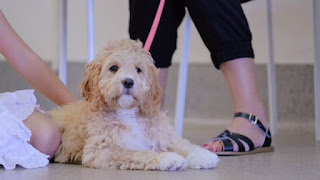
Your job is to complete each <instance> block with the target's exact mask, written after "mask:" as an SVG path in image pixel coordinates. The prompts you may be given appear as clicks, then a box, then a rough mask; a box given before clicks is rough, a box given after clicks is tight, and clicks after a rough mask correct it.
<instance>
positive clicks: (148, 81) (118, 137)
mask: <svg viewBox="0 0 320 180" xmlns="http://www.w3.org/2000/svg"><path fill="white" fill-rule="evenodd" d="M81 88H82V96H83V97H84V99H85V100H84V101H78V102H76V103H73V104H70V105H67V106H64V107H62V108H61V109H56V110H53V111H52V112H51V115H52V117H53V118H54V120H55V121H56V122H57V124H58V126H59V128H60V130H61V132H62V142H61V145H60V147H59V149H58V151H57V152H56V155H55V162H59V163H82V164H83V165H84V166H85V167H90V168H107V169H130V170H131V169H139V170H163V171H174V170H184V169H186V168H194V169H209V168H214V167H215V166H216V165H217V163H218V162H219V159H218V157H217V155H215V154H214V153H212V152H210V151H208V150H206V149H203V148H201V147H199V146H197V145H194V144H191V143H190V142H189V141H188V140H186V139H182V138H180V137H178V136H177V135H176V133H175V131H174V129H173V127H172V126H171V125H170V122H169V120H168V118H167V117H166V115H165V114H164V113H163V112H161V111H160V97H161V88H160V85H159V81H158V69H157V68H156V67H155V66H154V62H153V59H152V57H151V55H150V53H149V52H147V51H145V50H144V49H143V48H142V43H141V42H140V41H133V40H122V41H117V42H113V43H110V44H109V45H108V46H107V47H106V48H105V49H104V50H103V51H102V52H101V53H100V54H99V55H98V56H97V58H96V59H95V60H94V61H92V62H91V63H89V64H87V65H86V71H85V78H84V80H83V81H82V83H81Z"/></svg>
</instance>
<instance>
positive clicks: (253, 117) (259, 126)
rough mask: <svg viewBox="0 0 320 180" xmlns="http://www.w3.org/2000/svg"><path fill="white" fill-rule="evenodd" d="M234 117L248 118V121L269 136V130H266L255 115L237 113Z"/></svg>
mask: <svg viewBox="0 0 320 180" xmlns="http://www.w3.org/2000/svg"><path fill="white" fill-rule="evenodd" d="M234 117H242V118H246V119H247V120H249V121H250V122H251V123H252V124H254V125H256V126H257V127H258V128H259V129H260V130H261V131H263V133H264V134H267V132H268V131H269V130H268V129H266V128H265V127H264V126H263V124H262V123H261V121H260V120H259V119H258V117H257V116H255V115H253V114H247V113H243V112H237V113H235V114H234Z"/></svg>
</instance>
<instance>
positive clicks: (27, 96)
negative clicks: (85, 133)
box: [0, 90, 49, 170]
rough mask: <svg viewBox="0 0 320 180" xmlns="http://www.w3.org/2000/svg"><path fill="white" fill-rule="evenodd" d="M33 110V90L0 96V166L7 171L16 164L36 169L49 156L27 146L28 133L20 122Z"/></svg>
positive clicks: (34, 99) (45, 161)
mask: <svg viewBox="0 0 320 180" xmlns="http://www.w3.org/2000/svg"><path fill="white" fill-rule="evenodd" d="M35 108H36V97H35V96H34V90H19V91H15V92H6V93H0V165H2V166H3V167H4V168H5V169H7V170H8V169H14V168H15V167H16V165H20V166H22V167H24V168H39V167H43V166H46V165H47V164H48V163H49V160H48V157H49V156H47V155H45V154H43V153H41V152H40V151H38V150H37V149H35V148H34V147H33V146H31V145H30V144H29V143H28V141H30V138H31V131H30V130H29V129H28V128H27V127H26V126H25V125H24V123H23V121H24V120H26V119H27V118H28V116H30V115H31V114H32V113H33V111H34V109H35ZM0 167H1V166H0Z"/></svg>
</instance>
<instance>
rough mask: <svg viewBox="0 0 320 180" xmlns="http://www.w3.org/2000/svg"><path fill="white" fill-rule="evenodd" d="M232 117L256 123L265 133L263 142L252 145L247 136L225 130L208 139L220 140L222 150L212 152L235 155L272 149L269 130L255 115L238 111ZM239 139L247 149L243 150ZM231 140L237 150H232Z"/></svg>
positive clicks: (270, 150)
mask: <svg viewBox="0 0 320 180" xmlns="http://www.w3.org/2000/svg"><path fill="white" fill-rule="evenodd" d="M234 117H243V118H246V119H248V120H249V121H250V122H251V123H252V124H254V125H256V126H257V127H258V128H259V129H260V130H261V131H262V133H264V134H265V139H264V143H263V144H262V145H261V146H258V147H254V145H253V142H252V141H251V139H249V138H248V137H246V136H244V135H241V134H237V133H233V132H230V131H228V130H225V131H224V132H223V133H221V134H220V135H219V136H218V137H216V138H214V139H211V140H209V141H210V142H214V141H220V142H221V143H222V145H223V151H220V152H214V153H216V154H217V155H222V156H237V155H247V154H254V153H262V152H272V151H274V147H273V146H271V132H270V130H269V128H268V129H266V128H265V127H264V126H263V125H262V123H261V122H260V120H259V119H258V118H257V117H256V116H254V115H252V114H247V113H243V112H238V113H235V114H234ZM240 140H241V141H242V142H244V143H246V144H247V145H248V146H249V150H248V151H246V150H245V147H244V145H243V143H242V142H241V141H240ZM232 141H233V142H234V143H236V144H237V146H238V151H234V149H233V144H232Z"/></svg>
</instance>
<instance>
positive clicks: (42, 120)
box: [24, 110, 61, 159]
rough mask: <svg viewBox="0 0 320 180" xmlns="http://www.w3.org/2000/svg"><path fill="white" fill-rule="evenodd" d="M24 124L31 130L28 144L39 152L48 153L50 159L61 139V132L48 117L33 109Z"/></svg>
mask: <svg viewBox="0 0 320 180" xmlns="http://www.w3.org/2000/svg"><path fill="white" fill-rule="evenodd" d="M24 124H25V125H26V126H27V127H28V128H29V129H30V130H31V132H32V136H31V140H30V144H31V145H32V146H33V147H35V148H36V149H38V150H39V151H40V152H42V153H44V154H46V155H49V156H50V159H51V158H52V157H53V156H54V154H55V153H56V151H57V149H58V147H59V145H60V141H61V132H60V130H59V128H58V126H57V125H56V124H55V122H54V121H53V120H52V119H51V118H50V117H48V116H46V115H45V114H43V113H41V112H40V111H38V110H35V111H34V112H33V113H32V114H31V115H30V116H29V117H28V118H27V119H26V120H25V121H24Z"/></svg>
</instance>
